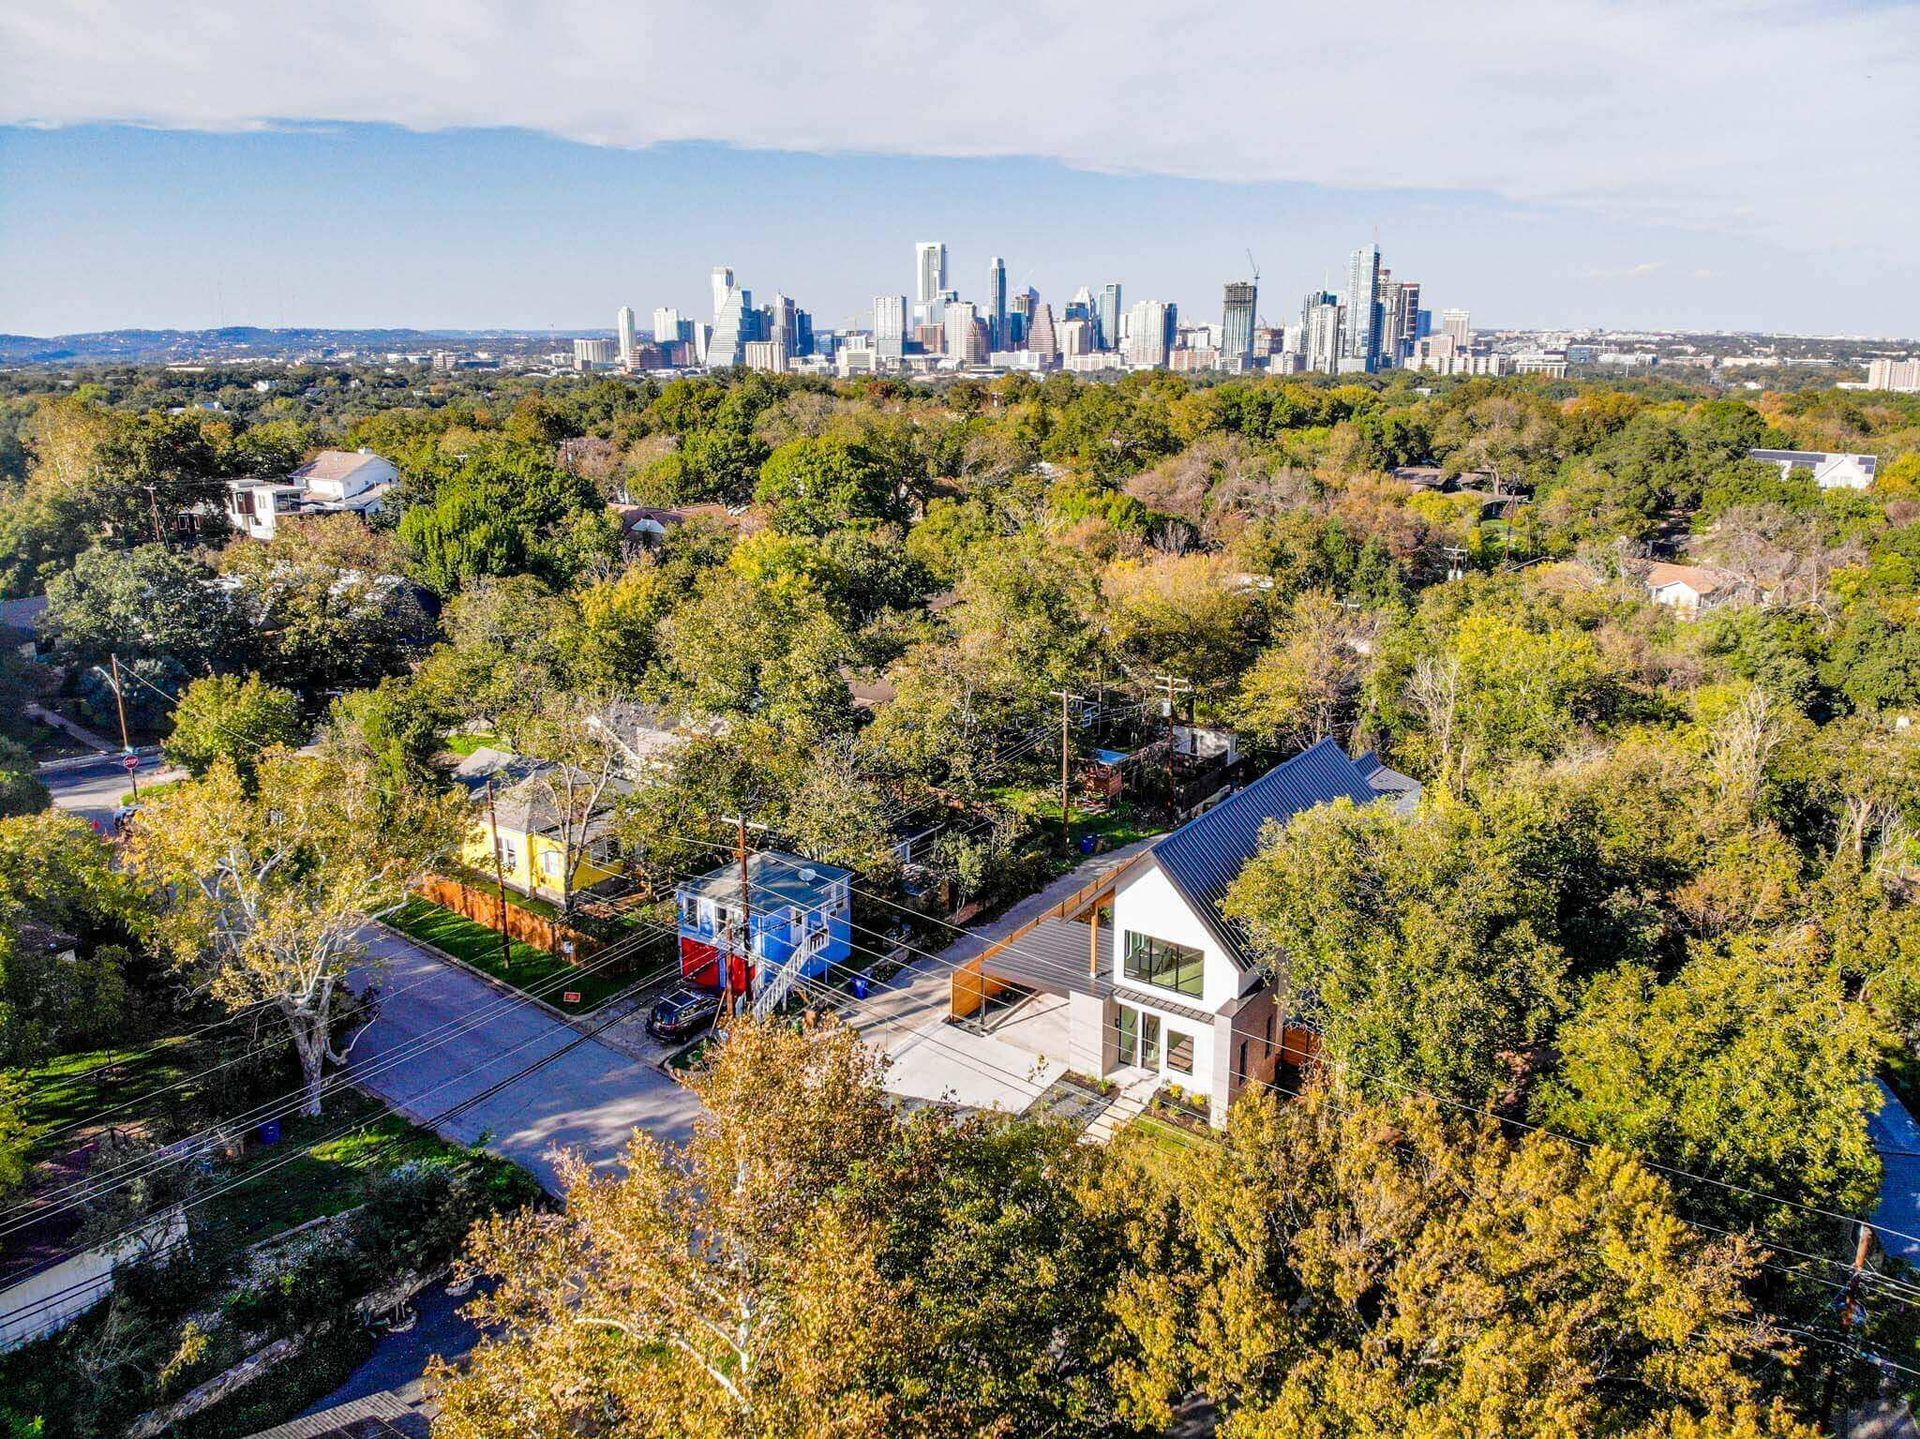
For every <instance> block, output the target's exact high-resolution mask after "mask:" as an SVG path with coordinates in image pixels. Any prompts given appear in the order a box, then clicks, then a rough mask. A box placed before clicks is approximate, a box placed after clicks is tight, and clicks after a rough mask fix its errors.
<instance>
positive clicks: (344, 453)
mask: <svg viewBox="0 0 1920 1439" xmlns="http://www.w3.org/2000/svg"><path fill="white" fill-rule="evenodd" d="M385 463H386V461H385V460H383V459H382V458H381V457H380V456H379V455H376V454H375V453H374V452H373V451H372V450H322V451H321V452H320V453H319V454H317V455H315V456H314V457H313V458H312V459H311V460H308V461H307V462H306V463H305V464H304V465H302V466H300V468H299V469H297V470H295V471H294V472H293V473H292V474H290V475H288V476H287V479H288V480H290V481H300V482H304V483H307V484H311V483H312V482H313V481H315V480H323V481H325V480H332V481H334V482H335V483H339V482H341V481H344V480H347V479H350V478H352V477H353V475H355V474H356V473H358V472H359V471H360V470H362V469H364V468H366V467H367V466H368V465H384V464H385Z"/></svg>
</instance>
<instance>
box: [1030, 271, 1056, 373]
mask: <svg viewBox="0 0 1920 1439" xmlns="http://www.w3.org/2000/svg"><path fill="white" fill-rule="evenodd" d="M1028 293H1030V294H1031V293H1032V292H1031V291H1029V292H1028ZM1027 348H1028V349H1029V350H1032V351H1033V352H1034V353H1035V354H1037V355H1039V356H1040V357H1041V358H1040V367H1041V368H1042V369H1047V370H1050V369H1053V368H1054V367H1055V366H1056V365H1057V364H1058V363H1059V360H1060V342H1059V341H1058V340H1057V339H1055V338H1054V334H1053V306H1051V305H1043V304H1040V303H1038V297H1037V296H1036V297H1035V304H1034V309H1033V329H1032V330H1031V331H1030V332H1029V334H1028V336H1027Z"/></svg>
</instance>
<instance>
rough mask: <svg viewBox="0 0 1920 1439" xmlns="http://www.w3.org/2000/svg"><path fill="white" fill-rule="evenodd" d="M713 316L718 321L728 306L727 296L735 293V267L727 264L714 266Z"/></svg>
mask: <svg viewBox="0 0 1920 1439" xmlns="http://www.w3.org/2000/svg"><path fill="white" fill-rule="evenodd" d="M712 280H713V318H714V319H715V321H718V320H719V318H720V312H721V311H722V310H724V309H726V307H727V296H728V295H730V294H732V293H733V269H732V267H731V266H727V265H715V266H714V267H713V275H712Z"/></svg>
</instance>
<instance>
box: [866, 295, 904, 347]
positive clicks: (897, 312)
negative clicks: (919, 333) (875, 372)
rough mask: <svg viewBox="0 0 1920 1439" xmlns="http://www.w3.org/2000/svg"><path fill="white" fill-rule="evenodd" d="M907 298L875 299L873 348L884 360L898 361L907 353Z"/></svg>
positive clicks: (883, 296)
mask: <svg viewBox="0 0 1920 1439" xmlns="http://www.w3.org/2000/svg"><path fill="white" fill-rule="evenodd" d="M906 340H907V297H906V296H905V295H875V296H874V297H873V348H874V352H875V353H876V354H878V355H879V356H880V357H881V358H882V359H886V360H897V359H899V358H900V357H901V355H903V354H905V353H906Z"/></svg>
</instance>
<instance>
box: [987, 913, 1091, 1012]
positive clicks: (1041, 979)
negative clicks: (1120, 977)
mask: <svg viewBox="0 0 1920 1439" xmlns="http://www.w3.org/2000/svg"><path fill="white" fill-rule="evenodd" d="M1096 944H1097V945H1098V946H1099V952H1100V973H1099V975H1098V976H1097V977H1096V976H1095V975H1094V974H1093V973H1092V972H1091V971H1092V959H1093V946H1094V945H1096ZM980 967H981V968H982V969H983V970H985V971H986V972H987V973H988V974H991V975H994V976H995V977H996V978H999V979H1009V980H1012V981H1013V982H1014V983H1015V984H1019V985H1025V986H1026V987H1027V988H1028V989H1037V990H1039V991H1040V993H1042V994H1097V995H1107V994H1110V993H1112V991H1113V981H1112V979H1111V978H1109V976H1110V975H1111V974H1112V973H1113V928H1112V926H1110V925H1104V924H1103V925H1101V926H1100V928H1099V931H1098V932H1097V933H1096V932H1095V931H1094V929H1093V926H1091V925H1086V924H1080V923H1078V922H1077V921H1074V920H1070V919H1043V920H1041V921H1040V923H1038V924H1036V925H1035V926H1034V927H1033V928H1032V929H1030V930H1028V931H1027V932H1026V933H1025V934H1023V935H1021V936H1020V938H1018V939H1017V940H1015V941H1014V942H1013V943H1012V944H1010V945H1008V946H1007V947H1006V948H1005V949H1002V950H998V951H996V952H995V953H993V954H990V955H988V956H987V957H986V959H984V960H983V961H981V965H980Z"/></svg>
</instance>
